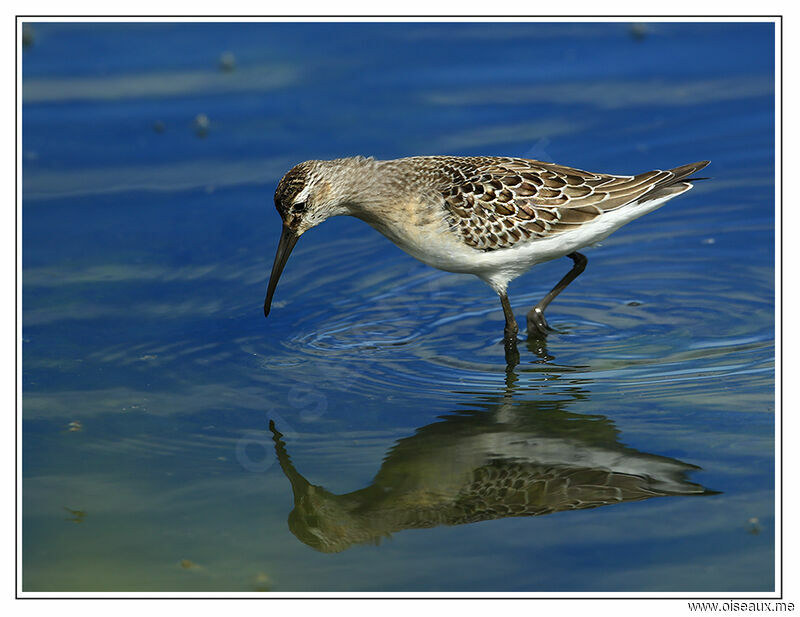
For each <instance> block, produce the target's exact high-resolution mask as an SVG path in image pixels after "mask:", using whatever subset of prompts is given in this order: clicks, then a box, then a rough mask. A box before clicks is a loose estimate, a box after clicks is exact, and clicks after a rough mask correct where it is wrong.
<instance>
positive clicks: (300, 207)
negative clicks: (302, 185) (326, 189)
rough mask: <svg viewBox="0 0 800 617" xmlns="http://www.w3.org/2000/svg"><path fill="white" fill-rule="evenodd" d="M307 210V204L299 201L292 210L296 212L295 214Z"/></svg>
mask: <svg viewBox="0 0 800 617" xmlns="http://www.w3.org/2000/svg"><path fill="white" fill-rule="evenodd" d="M305 209H306V202H304V201H298V202H297V203H296V204H295V205H294V207H293V208H292V210H294V211H295V212H302V211H303V210H305Z"/></svg>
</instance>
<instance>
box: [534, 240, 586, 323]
mask: <svg viewBox="0 0 800 617" xmlns="http://www.w3.org/2000/svg"><path fill="white" fill-rule="evenodd" d="M567 257H569V258H570V259H571V260H572V261H574V262H575V263H574V264H573V266H572V270H570V271H569V272H567V273H566V274H565V275H564V278H562V279H561V280H560V281H558V283H557V284H556V286H555V287H553V289H551V290H550V292H549V293H548V294H547V295H546V296H545V297H544V298H542V299H541V301H540V302H539V303H538V304H537V305H536V306H534V307H533V308H532V309H531V310H530V312H529V313H528V336H532V337H536V338H544V337H546V336H547V333H548V331H552V328H551V327H550V326H548V325H547V320H545V318H544V309H546V308H547V305H548V304H550V303H551V302H552V301H553V298H555V297H556V296H557V295H558V294H560V293H561V292H562V291H564V288H565V287H566V286H567V285H569V284H570V283H571V282H572V281H574V280H575V279H576V278H577V277H578V275H579V274H580V273H581V272H583V270H584V268H586V262H587V259H586V257H584V256H583V255H581V254H580V253H577V252H576V253H570V254H569V255H567Z"/></svg>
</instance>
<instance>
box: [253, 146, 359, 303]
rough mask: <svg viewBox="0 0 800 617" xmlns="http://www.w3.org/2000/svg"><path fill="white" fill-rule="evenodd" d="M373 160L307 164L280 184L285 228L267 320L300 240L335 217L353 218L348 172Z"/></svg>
mask: <svg viewBox="0 0 800 617" xmlns="http://www.w3.org/2000/svg"><path fill="white" fill-rule="evenodd" d="M370 160H371V159H364V158H363V157H355V158H352V159H338V160H334V161H306V162H304V163H300V164H298V165H295V166H294V167H292V169H290V170H289V172H288V173H287V174H286V175H285V176H284V177H283V178H282V179H281V181H280V182H279V183H278V188H277V189H276V191H275V208H276V209H277V210H278V214H280V216H281V219H282V222H283V227H282V230H281V237H280V241H279V242H278V252H277V254H276V255H275V262H274V263H273V265H272V274H271V275H270V279H269V285H268V286H267V297H266V299H265V300H264V316H265V317H266V316H267V315H269V310H270V306H271V304H272V296H273V294H274V293H275V287H277V285H278V279H279V278H280V276H281V272H283V267H284V266H285V265H286V261H287V260H288V259H289V255H290V254H291V252H292V249H293V248H294V245H295V244H296V243H297V240H298V239H299V238H300V236H302V235H303V234H304V233H305V232H306V231H308V230H309V229H311V228H312V227H316V226H317V225H319V224H320V223H322V222H323V221H325V220H326V219H329V218H330V217H332V216H338V215H342V214H350V206H351V205H352V200H351V199H350V198H349V191H348V182H347V177H348V172H349V171H351V170H352V169H351V168H353V167H357V166H358V165H360V164H363V163H364V162H367V161H370Z"/></svg>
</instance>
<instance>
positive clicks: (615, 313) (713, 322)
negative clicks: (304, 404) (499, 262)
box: [262, 242, 773, 395]
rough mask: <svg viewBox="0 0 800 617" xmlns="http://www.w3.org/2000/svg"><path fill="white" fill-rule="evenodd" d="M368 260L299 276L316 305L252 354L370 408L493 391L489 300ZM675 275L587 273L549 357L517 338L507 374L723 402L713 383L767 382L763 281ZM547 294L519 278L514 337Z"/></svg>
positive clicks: (560, 309) (467, 287)
mask: <svg viewBox="0 0 800 617" xmlns="http://www.w3.org/2000/svg"><path fill="white" fill-rule="evenodd" d="M375 250H376V249H375V248H374V246H372V243H371V242H364V243H363V244H360V245H355V246H352V247H349V248H348V250H347V251H346V253H347V254H346V255H342V254H341V253H340V254H339V255H337V261H336V264H335V267H332V266H331V265H329V264H327V263H326V264H323V263H322V260H321V259H317V260H315V261H316V263H312V264H310V265H309V268H310V270H311V271H312V272H316V273H317V274H318V275H319V278H317V279H316V280H315V281H314V285H313V288H312V287H308V288H307V291H306V293H311V294H313V295H315V296H317V297H320V298H325V299H326V301H325V302H320V303H319V304H316V305H315V304H313V303H307V304H305V305H304V310H303V313H302V314H297V313H295V314H291V315H284V317H283V318H284V319H289V320H291V326H290V327H288V328H287V330H286V331H287V332H289V334H288V335H287V336H285V337H283V338H281V339H279V340H278V341H277V345H276V346H275V347H274V348H273V349H271V350H269V351H266V350H262V353H263V354H264V355H265V356H269V357H264V363H265V365H266V366H269V367H272V368H276V367H278V366H280V365H284V366H286V368H287V369H289V367H288V366H287V361H288V360H290V359H293V360H292V362H289V364H293V365H294V366H292V367H291V368H290V369H289V370H296V369H297V368H298V367H300V366H306V368H311V370H313V374H314V375H315V376H316V377H315V378H318V379H320V380H321V382H322V384H321V387H325V385H326V383H327V385H329V386H331V387H346V388H348V389H350V390H351V391H358V392H362V393H367V394H375V395H380V394H385V392H386V391H387V390H388V389H390V390H391V391H395V392H396V391H397V390H398V389H409V390H415V391H420V392H424V391H430V392H441V391H442V390H451V391H481V390H484V389H485V388H486V387H496V386H497V385H498V384H502V383H503V382H504V380H505V378H506V371H505V369H506V364H505V360H504V355H503V347H502V342H501V340H500V339H501V335H502V324H503V317H502V311H501V309H500V305H499V303H498V302H497V298H496V296H495V295H494V294H493V293H492V292H491V291H490V290H489V289H488V288H486V287H485V286H484V285H483V284H482V283H480V282H478V281H477V280H476V279H474V278H472V277H469V276H454V275H452V274H448V273H444V272H439V271H435V270H431V269H430V268H428V267H426V266H424V265H422V264H419V263H417V262H413V261H410V260H409V259H408V258H406V257H404V256H401V255H398V256H397V257H396V258H394V259H389V260H387V259H381V260H380V261H379V263H380V265H379V267H376V266H375V263H376V262H378V260H377V258H376V256H375ZM321 253H322V254H331V250H330V249H327V250H325V251H321ZM675 264H676V265H675V271H669V270H668V269H665V268H664V267H661V269H660V270H659V271H658V273H657V276H658V278H657V279H654V278H653V276H651V275H649V274H648V273H647V272H644V271H643V272H642V274H640V275H639V277H640V278H638V279H637V277H636V276H635V275H634V276H631V275H630V274H629V275H628V276H626V278H625V280H624V282H623V283H622V284H620V283H619V282H618V281H616V280H615V279H614V278H613V275H614V273H613V267H612V268H609V269H607V271H605V273H604V271H603V270H601V269H596V270H595V271H594V272H593V273H592V276H591V277H588V278H587V279H586V280H582V281H581V285H582V287H581V289H580V292H578V291H576V292H575V293H569V292H567V293H565V294H564V295H563V296H561V297H559V298H558V300H557V301H556V302H555V303H554V304H553V305H552V306H551V307H550V309H549V310H548V318H549V320H550V323H551V325H552V326H553V327H554V328H555V329H556V330H558V333H557V334H553V335H552V336H551V337H550V338H549V339H548V344H547V350H546V354H545V353H542V354H540V355H536V353H534V352H535V346H533V345H531V346H529V345H527V344H526V342H525V340H524V337H522V340H521V342H520V351H521V354H522V363H521V364H520V365H519V366H518V367H517V368H516V372H517V373H518V374H519V375H524V374H530V376H531V377H533V376H534V375H535V376H536V377H537V380H541V379H548V378H550V377H551V376H552V377H554V378H558V379H559V380H560V383H563V384H574V383H580V382H582V381H584V382H585V381H586V380H592V381H595V380H603V379H614V380H615V381H616V382H619V383H620V384H621V385H629V386H631V387H633V388H641V389H645V390H647V389H652V390H655V389H658V388H664V386H665V384H671V385H672V386H673V387H686V388H694V387H698V386H697V385H696V382H702V383H703V386H702V387H705V388H709V387H711V388H713V387H719V388H723V386H722V385H719V378H720V377H729V376H735V375H757V374H759V373H763V374H764V375H765V376H766V375H771V372H772V370H773V368H772V367H773V331H772V327H771V323H772V321H771V313H772V305H771V290H770V289H769V281H770V280H771V279H770V277H766V276H765V272H761V271H759V270H757V269H750V270H741V271H739V272H737V277H738V278H737V280H735V281H732V280H731V281H727V282H726V281H725V280H724V279H722V280H721V279H720V278H719V269H718V268H717V269H716V270H715V276H714V277H713V278H712V277H711V276H707V275H706V274H705V271H704V270H703V269H702V268H695V269H690V268H688V267H687V266H686V264H682V263H680V262H675ZM606 277H610V278H606ZM748 277H749V278H750V280H748ZM309 278H311V279H313V278H314V276H313V273H309V270H306V271H305V272H304V273H303V275H302V278H296V279H295V280H294V281H293V282H292V283H290V284H289V285H287V286H286V287H285V288H284V289H283V290H282V292H283V293H284V294H286V295H287V296H289V297H291V295H292V294H294V293H302V292H298V291H297V290H296V289H294V290H293V289H291V287H292V286H294V287H296V286H297V283H298V281H299V282H300V284H302V285H306V286H309V285H310V283H309ZM523 280H525V279H523ZM547 284H549V283H545V285H542V281H537V282H536V283H535V284H531V278H530V277H528V278H527V281H526V293H520V291H519V290H517V291H515V290H514V289H512V291H511V297H512V300H513V302H514V307H515V312H516V313H517V317H518V319H519V321H520V324H521V325H523V327H524V319H525V317H524V312H525V310H527V307H529V306H531V305H533V304H534V303H535V302H536V301H537V300H538V299H539V298H540V297H541V296H542V295H543V294H544V293H545V292H546V291H547V289H546V285H547ZM516 286H517V287H522V285H519V284H517V285H516ZM629 290H635V292H634V293H635V296H631V295H628V294H629V293H630V292H629ZM743 290H748V291H746V292H744V291H743ZM765 298H767V299H769V301H767V300H765ZM743 315H749V316H751V318H750V319H743V318H742V316H743ZM765 324H766V326H765ZM564 378H566V379H564ZM714 380H716V382H715V381H714ZM715 383H716V384H717V385H716V386H715V385H714V384H715ZM681 384H683V386H682V385H681Z"/></svg>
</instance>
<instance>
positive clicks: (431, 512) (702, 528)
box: [22, 23, 775, 593]
mask: <svg viewBox="0 0 800 617" xmlns="http://www.w3.org/2000/svg"><path fill="white" fill-rule="evenodd" d="M31 33H32V35H33V42H32V44H31V45H30V46H28V47H26V48H25V49H24V51H23V56H22V58H23V110H22V136H23V151H22V160H23V183H22V192H23V210H22V226H23V227H22V241H23V244H22V257H23V262H22V266H23V292H22V303H23V313H22V337H23V364H22V383H23V415H22V430H23V441H22V457H23V466H22V474H23V504H22V505H23V521H22V523H23V526H22V542H23V543H22V559H23V573H22V574H23V579H22V580H23V587H24V589H25V590H26V591H48V590H49V591H103V590H115V591H188V590H191V591H264V592H286V591H385V592H396V591H442V592H444V591H534V592H535V591H548V592H571V591H591V592H609V591H611V592H622V591H645V592H662V591H680V592H686V593H692V592H764V591H768V590H772V589H773V588H774V586H775V576H774V557H775V551H774V539H775V536H774V351H775V350H774V260H775V254H774V240H775V225H774V188H775V187H774V147H775V143H774V126H775V125H774V122H775V118H774V68H775V67H774V62H773V50H774V26H773V25H772V24H768V23H759V24H749V23H691V24H682V23H653V24H647V25H646V26H645V27H644V28H640V29H639V30H636V29H632V28H631V25H630V24H624V23H603V24H591V23H573V24H570V23H561V24H548V23H517V24H507V23H489V24H484V23H461V24H447V23H431V24H423V23H414V24H401V23H395V24H377V23H363V24H346V23H338V24H332V23H327V24H313V23H307V24H288V23H284V24H269V23H261V24H259V23H247V24H233V23H227V24H199V23H195V24H180V23H169V24H167V23H165V24H152V23H151V24H101V23H92V24H81V23H34V24H31ZM225 52H231V53H232V54H233V58H234V59H235V60H234V62H233V66H232V67H231V66H230V65H229V66H228V69H231V68H232V70H223V67H221V66H220V58H221V57H222V55H223V54H224V53H225ZM200 114H202V115H204V116H205V117H206V118H207V120H208V122H207V126H205V127H204V124H205V123H204V121H203V120H202V119H201V120H200V121H198V120H197V117H198V115H200ZM355 154H363V155H372V156H376V157H378V158H395V157H400V156H409V155H419V154H463V155H472V154H496V155H510V156H523V157H529V158H538V159H542V160H551V161H556V162H559V163H563V164H568V165H572V166H575V167H580V168H583V169H589V170H595V171H605V172H611V173H637V172H641V171H645V170H649V169H653V168H665V167H672V166H675V165H679V164H683V163H688V162H691V161H696V160H702V159H710V160H711V161H712V163H711V165H710V166H709V167H708V168H707V169H706V170H704V172H703V174H704V175H708V176H710V177H711V179H710V180H707V181H704V182H700V183H699V184H697V185H696V187H695V188H694V189H693V190H692V191H691V192H690V193H688V194H686V195H683V196H681V197H680V198H678V199H676V200H674V201H671V202H670V203H669V204H668V206H666V207H664V208H662V209H660V210H658V211H657V212H655V213H652V214H649V215H648V216H646V217H643V218H642V219H639V220H637V221H635V222H633V223H631V224H630V225H628V226H627V227H625V228H623V229H621V230H619V231H618V232H616V233H615V234H614V235H612V236H611V237H609V238H608V239H607V240H605V241H604V242H603V243H602V245H601V246H599V247H596V248H591V249H587V251H586V254H587V256H588V258H589V265H588V267H587V269H586V272H585V273H584V274H583V275H581V276H580V277H579V278H578V279H577V281H576V282H574V283H573V284H572V285H571V286H570V287H569V288H568V289H567V291H565V292H564V293H563V294H562V295H561V296H559V297H558V298H557V299H556V300H555V301H554V302H553V304H552V305H551V306H550V308H549V309H548V319H549V321H550V324H551V325H552V326H553V327H554V328H556V329H557V330H558V333H556V334H553V335H551V336H550V337H549V339H548V341H547V347H546V349H542V348H540V347H539V346H537V345H535V344H533V343H531V344H527V343H526V342H524V341H523V342H521V343H520V352H521V363H520V364H519V366H517V367H516V368H515V369H514V370H513V371H507V370H506V364H505V360H504V357H503V347H502V344H501V336H502V324H503V317H502V311H501V309H500V304H499V302H498V301H497V297H496V295H495V294H494V293H493V292H492V291H491V290H490V289H489V288H488V287H486V286H485V285H484V284H483V283H482V282H480V281H479V280H477V279H474V278H471V277H469V276H459V275H453V274H447V273H443V272H439V271H436V270H433V269H431V268H429V267H427V266H425V265H423V264H421V263H419V262H417V261H415V260H414V259H412V258H411V257H409V256H407V255H406V254H405V253H403V252H402V251H401V250H399V249H398V248H397V247H395V246H394V245H392V244H391V243H390V242H389V241H388V240H386V239H385V238H384V237H382V236H380V235H379V234H378V233H377V232H375V231H373V230H372V229H371V228H369V227H367V226H365V225H364V224H363V223H361V222H359V221H357V220H354V219H349V218H339V219H333V220H331V221H328V222H326V223H325V224H324V225H322V226H320V227H319V228H317V229H314V230H313V231H311V232H309V233H308V234H307V235H305V236H304V237H303V238H302V240H301V241H300V242H299V243H298V246H297V248H296V249H295V252H294V254H293V255H292V258H291V259H290V260H289V263H288V265H287V267H286V271H285V273H284V276H283V278H282V280H281V283H280V285H279V287H278V291H277V294H276V302H275V304H274V308H273V311H272V314H271V315H270V318H269V320H265V319H264V317H263V314H262V309H261V305H262V302H263V296H264V291H265V285H266V278H267V275H268V271H269V269H270V267H271V265H272V258H273V256H274V254H275V247H276V244H277V240H278V234H279V230H280V220H279V217H278V214H277V213H276V212H275V209H274V207H273V205H272V194H273V192H274V189H275V186H276V183H277V181H278V180H279V179H280V177H281V176H282V175H283V173H285V172H286V171H287V170H288V169H289V168H290V167H291V166H292V165H294V164H295V163H297V162H299V161H302V160H306V159H324V158H336V157H341V156H349V155H355ZM569 266H570V262H569V260H558V261H556V262H550V263H548V264H543V265H541V266H537V267H536V268H535V269H534V270H532V271H531V272H530V273H529V274H527V275H526V276H524V277H521V278H519V279H517V280H516V281H514V282H513V283H512V285H511V287H510V292H509V293H510V297H511V301H512V304H513V306H514V309H515V311H516V312H517V315H518V318H519V319H520V321H521V322H524V313H525V312H526V311H527V310H528V309H529V308H530V306H532V305H533V304H534V303H535V302H536V301H538V300H539V299H540V298H541V297H542V296H543V295H544V294H545V293H546V292H547V290H549V289H550V287H551V286H552V285H553V284H554V283H555V282H556V281H557V280H558V279H559V278H560V277H561V276H562V275H563V274H564V273H565V272H566V271H567V270H568V269H569ZM270 422H272V423H273V425H272V426H273V428H274V431H271V430H270ZM588 506H595V507H588Z"/></svg>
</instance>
